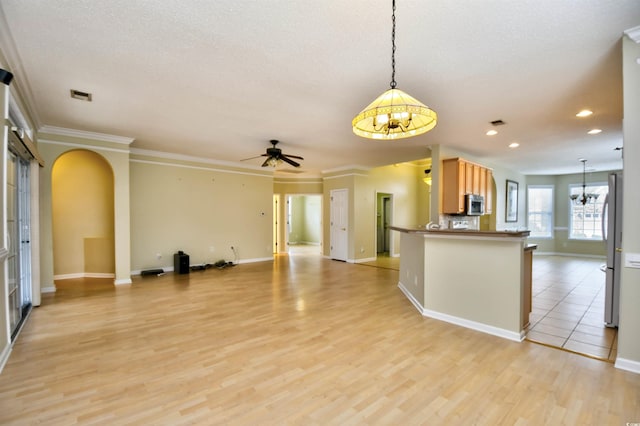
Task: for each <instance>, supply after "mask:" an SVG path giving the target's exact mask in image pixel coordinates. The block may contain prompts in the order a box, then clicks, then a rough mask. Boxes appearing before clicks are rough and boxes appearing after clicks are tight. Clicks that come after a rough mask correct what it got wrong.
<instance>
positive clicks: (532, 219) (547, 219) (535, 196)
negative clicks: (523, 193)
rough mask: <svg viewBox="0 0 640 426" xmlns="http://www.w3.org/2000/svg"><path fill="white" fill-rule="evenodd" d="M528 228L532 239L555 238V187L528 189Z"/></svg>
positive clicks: (544, 186) (531, 187)
mask: <svg viewBox="0 0 640 426" xmlns="http://www.w3.org/2000/svg"><path fill="white" fill-rule="evenodd" d="M527 200H528V201H527V206H528V210H527V226H528V228H529V230H530V231H531V234H529V236H530V237H532V238H553V186H548V185H529V186H528V187H527Z"/></svg>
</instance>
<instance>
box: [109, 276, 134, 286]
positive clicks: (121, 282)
mask: <svg viewBox="0 0 640 426" xmlns="http://www.w3.org/2000/svg"><path fill="white" fill-rule="evenodd" d="M132 282H133V281H131V278H123V279H119V280H114V281H113V285H127V284H131V283H132Z"/></svg>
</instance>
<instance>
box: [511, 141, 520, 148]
mask: <svg viewBox="0 0 640 426" xmlns="http://www.w3.org/2000/svg"><path fill="white" fill-rule="evenodd" d="M519 146H520V144H519V143H518V142H511V143H510V144H509V148H517V147H519Z"/></svg>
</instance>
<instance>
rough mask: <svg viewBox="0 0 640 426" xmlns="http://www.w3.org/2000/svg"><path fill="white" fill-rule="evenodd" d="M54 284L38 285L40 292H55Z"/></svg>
mask: <svg viewBox="0 0 640 426" xmlns="http://www.w3.org/2000/svg"><path fill="white" fill-rule="evenodd" d="M55 292H56V286H48V287H40V294H43V293H55Z"/></svg>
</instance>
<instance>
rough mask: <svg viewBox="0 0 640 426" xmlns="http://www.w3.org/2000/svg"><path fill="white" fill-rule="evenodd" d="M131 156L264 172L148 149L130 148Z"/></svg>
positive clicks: (212, 160) (210, 159)
mask: <svg viewBox="0 0 640 426" xmlns="http://www.w3.org/2000/svg"><path fill="white" fill-rule="evenodd" d="M131 154H134V155H140V156H145V157H156V158H163V159H166V160H174V161H187V162H192V163H201V164H211V165H214V166H225V167H234V168H237V169H246V170H260V171H263V172H264V171H266V170H265V169H264V168H262V167H260V166H253V165H248V164H242V163H237V162H233V161H224V160H215V159H212V158H204V157H196V156H193V155H185V154H174V153H171V152H163V151H153V150H150V149H140V148H132V149H131ZM269 171H270V172H271V174H273V169H269Z"/></svg>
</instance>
